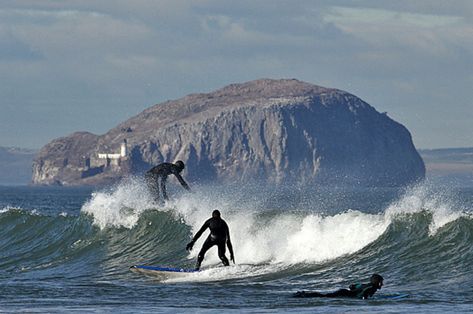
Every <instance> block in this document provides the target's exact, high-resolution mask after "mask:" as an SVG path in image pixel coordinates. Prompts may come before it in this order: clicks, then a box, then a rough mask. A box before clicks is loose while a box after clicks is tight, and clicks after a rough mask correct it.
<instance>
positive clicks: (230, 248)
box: [225, 223, 235, 264]
mask: <svg viewBox="0 0 473 314" xmlns="http://www.w3.org/2000/svg"><path fill="white" fill-rule="evenodd" d="M225 229H226V233H227V246H228V251H229V252H230V259H231V260H232V261H233V264H235V256H234V255H233V245H232V241H231V240H230V229H229V228H228V225H227V223H225Z"/></svg>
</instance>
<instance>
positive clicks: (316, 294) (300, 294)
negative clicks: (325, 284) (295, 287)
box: [293, 291, 326, 298]
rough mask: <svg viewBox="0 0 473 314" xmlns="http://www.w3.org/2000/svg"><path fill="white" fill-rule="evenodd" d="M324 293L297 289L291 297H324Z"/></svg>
mask: <svg viewBox="0 0 473 314" xmlns="http://www.w3.org/2000/svg"><path fill="white" fill-rule="evenodd" d="M325 296H326V295H325V294H322V293H320V292H316V291H313V292H309V291H297V292H296V293H294V295H293V297H294V298H323V297H325Z"/></svg>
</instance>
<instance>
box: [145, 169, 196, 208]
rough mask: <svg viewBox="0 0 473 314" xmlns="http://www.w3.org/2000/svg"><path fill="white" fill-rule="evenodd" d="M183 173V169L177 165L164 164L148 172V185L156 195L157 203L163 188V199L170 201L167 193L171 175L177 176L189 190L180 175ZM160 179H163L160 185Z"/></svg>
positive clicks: (187, 188)
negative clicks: (167, 182)
mask: <svg viewBox="0 0 473 314" xmlns="http://www.w3.org/2000/svg"><path fill="white" fill-rule="evenodd" d="M181 171H182V168H180V167H178V166H176V165H175V164H172V163H169V162H164V163H162V164H159V165H157V166H156V167H153V168H151V169H150V170H148V171H147V172H146V174H145V178H146V183H147V184H148V187H149V189H150V190H151V192H152V193H153V194H154V196H155V199H156V201H159V200H160V197H161V195H160V193H159V187H161V191H162V192H163V198H164V199H165V200H168V199H169V198H168V195H167V192H166V180H167V178H168V176H169V175H170V174H173V175H175V176H176V178H177V179H178V180H179V182H180V183H181V185H182V186H183V187H184V188H185V189H186V190H189V186H188V185H187V183H186V181H184V179H183V178H182V176H181V174H180V173H181ZM159 179H161V182H160V183H159V182H158V181H159Z"/></svg>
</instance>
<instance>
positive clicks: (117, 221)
mask: <svg viewBox="0 0 473 314" xmlns="http://www.w3.org/2000/svg"><path fill="white" fill-rule="evenodd" d="M153 207H155V204H154V203H153V201H152V200H151V198H150V195H149V193H148V191H147V189H146V187H145V186H144V185H143V184H142V183H141V182H140V181H139V180H136V179H129V180H127V181H124V182H122V183H121V184H119V185H118V186H116V187H114V188H113V189H112V190H110V191H99V192H94V193H92V197H91V199H90V200H89V201H87V202H86V203H85V204H84V205H83V206H82V208H81V211H82V212H84V213H87V214H90V215H92V216H93V219H94V224H95V225H97V226H99V227H100V228H101V229H103V228H106V227H125V228H133V227H134V226H135V225H136V223H137V221H138V219H139V217H140V214H141V213H142V212H143V211H145V210H146V209H148V208H153Z"/></svg>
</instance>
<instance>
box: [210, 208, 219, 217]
mask: <svg viewBox="0 0 473 314" xmlns="http://www.w3.org/2000/svg"><path fill="white" fill-rule="evenodd" d="M212 218H220V211H219V210H218V209H216V210H214V211H213V212H212Z"/></svg>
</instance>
